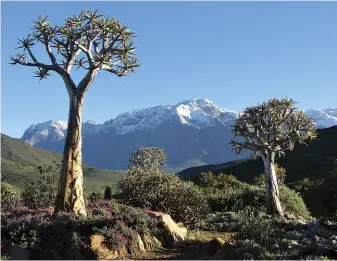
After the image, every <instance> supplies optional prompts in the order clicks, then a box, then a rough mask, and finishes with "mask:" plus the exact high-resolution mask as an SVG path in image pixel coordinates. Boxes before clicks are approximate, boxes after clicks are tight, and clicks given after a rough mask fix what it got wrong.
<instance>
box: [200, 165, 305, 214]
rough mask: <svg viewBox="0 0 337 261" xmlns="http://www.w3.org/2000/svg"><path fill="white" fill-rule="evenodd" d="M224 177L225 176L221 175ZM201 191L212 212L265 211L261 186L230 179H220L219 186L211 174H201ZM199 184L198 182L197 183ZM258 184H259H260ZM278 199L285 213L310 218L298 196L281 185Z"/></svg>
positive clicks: (263, 193)
mask: <svg viewBox="0 0 337 261" xmlns="http://www.w3.org/2000/svg"><path fill="white" fill-rule="evenodd" d="M222 177H226V175H222ZM200 180H202V181H205V180H206V181H207V182H202V183H201V184H202V185H201V186H200V187H201V188H200V189H201V191H202V192H203V194H204V195H205V198H206V199H207V202H208V204H209V206H210V208H211V210H212V212H224V211H226V212H227V211H229V212H237V211H243V210H247V209H249V210H252V211H261V212H265V211H266V204H267V202H266V189H265V186H266V185H265V182H261V183H262V184H263V185H261V186H256V185H249V184H247V183H243V182H240V181H238V180H235V179H231V178H222V179H221V180H222V181H223V182H222V183H221V185H219V182H217V176H216V175H213V174H212V173H211V172H209V173H206V174H202V176H201V178H200ZM199 182H200V181H199ZM261 183H260V184H261ZM279 190H280V199H281V204H282V207H283V208H284V210H285V211H286V212H289V213H293V214H294V215H296V216H302V217H303V218H308V217H310V213H309V211H308V210H307V208H306V205H305V203H304V201H303V199H302V198H301V196H300V194H299V193H297V192H295V191H294V190H291V189H289V188H288V187H286V186H285V185H281V186H280V188H279Z"/></svg>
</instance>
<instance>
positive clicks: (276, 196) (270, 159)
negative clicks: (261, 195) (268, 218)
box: [262, 152, 283, 216]
mask: <svg viewBox="0 0 337 261" xmlns="http://www.w3.org/2000/svg"><path fill="white" fill-rule="evenodd" d="M262 159H263V161H264V168H265V172H266V194H267V195H266V196H267V214H271V215H279V216H283V210H282V207H281V202H280V193H279V190H278V184H277V177H276V172H275V165H274V154H273V153H271V152H268V153H267V155H266V154H264V156H263V157H262Z"/></svg>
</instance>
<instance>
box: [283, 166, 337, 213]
mask: <svg viewBox="0 0 337 261" xmlns="http://www.w3.org/2000/svg"><path fill="white" fill-rule="evenodd" d="M289 186H290V187H291V188H292V189H294V190H295V191H297V192H299V193H300V194H301V195H302V197H303V199H304V201H305V203H306V205H307V206H308V208H309V209H310V211H311V212H312V214H313V215H314V216H317V217H329V216H330V217H331V216H335V215H336V213H337V204H336V199H337V190H336V187H337V168H335V169H334V170H332V171H331V172H330V174H329V175H327V176H326V177H324V178H321V179H315V180H310V179H308V178H306V179H304V180H302V181H297V182H293V183H291V184H289Z"/></svg>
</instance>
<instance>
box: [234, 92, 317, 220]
mask: <svg viewBox="0 0 337 261" xmlns="http://www.w3.org/2000/svg"><path fill="white" fill-rule="evenodd" d="M294 105H295V102H294V101H293V100H291V99H287V98H286V99H282V100H278V99H271V100H269V101H268V102H265V103H262V104H261V105H257V106H255V107H248V108H246V109H245V110H244V112H243V113H242V114H241V115H240V116H239V118H238V119H237V121H236V123H235V125H234V126H233V134H234V135H233V138H232V141H231V144H232V145H233V148H234V150H235V152H236V154H237V155H240V154H242V152H243V151H244V150H250V151H252V152H253V153H255V155H256V156H260V157H261V158H262V160H263V162H264V168H265V174H266V194H267V195H266V196H267V213H268V214H273V215H274V214H276V215H281V216H282V215H283V210H282V207H281V203H280V195H279V189H278V182H277V177H276V173H275V158H276V157H279V156H281V155H284V154H285V151H287V150H293V149H294V145H295V142H296V141H298V142H299V143H304V144H306V143H305V140H307V139H310V140H311V139H314V138H316V131H315V128H314V124H313V121H312V119H311V118H308V117H307V116H305V115H304V113H303V112H302V111H298V110H297V109H296V108H295V107H294Z"/></svg>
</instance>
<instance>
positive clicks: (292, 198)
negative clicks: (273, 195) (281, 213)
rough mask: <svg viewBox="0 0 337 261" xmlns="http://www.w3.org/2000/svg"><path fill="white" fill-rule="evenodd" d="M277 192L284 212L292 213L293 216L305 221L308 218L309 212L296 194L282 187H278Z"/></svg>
mask: <svg viewBox="0 0 337 261" xmlns="http://www.w3.org/2000/svg"><path fill="white" fill-rule="evenodd" d="M279 191H280V199H281V204H282V207H283V209H284V210H285V211H286V212H289V213H292V214H294V215H295V216H301V217H303V218H305V219H307V218H310V212H309V211H308V209H307V207H306V205H305V203H304V200H303V198H302V197H301V195H300V194H299V193H298V192H296V191H294V190H292V189H290V188H288V187H287V186H284V185H283V186H280V187H279Z"/></svg>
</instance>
